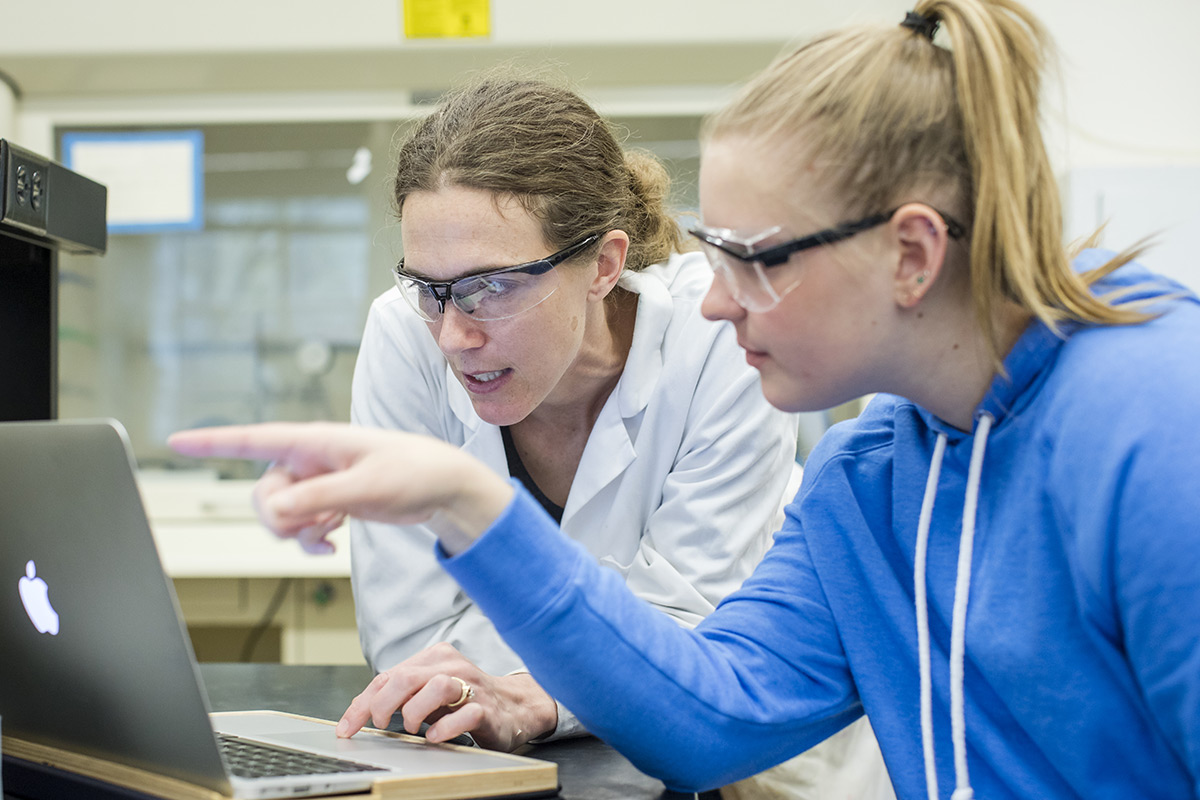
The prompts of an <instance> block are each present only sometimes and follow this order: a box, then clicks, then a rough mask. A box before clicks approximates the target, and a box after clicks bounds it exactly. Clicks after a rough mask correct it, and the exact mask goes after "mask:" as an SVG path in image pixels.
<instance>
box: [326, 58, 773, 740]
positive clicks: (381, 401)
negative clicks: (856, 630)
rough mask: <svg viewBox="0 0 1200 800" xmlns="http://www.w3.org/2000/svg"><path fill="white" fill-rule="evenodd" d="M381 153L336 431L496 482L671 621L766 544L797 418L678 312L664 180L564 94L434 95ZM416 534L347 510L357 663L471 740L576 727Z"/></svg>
mask: <svg viewBox="0 0 1200 800" xmlns="http://www.w3.org/2000/svg"><path fill="white" fill-rule="evenodd" d="M398 160H399V165H398V170H397V176H396V186H395V197H396V208H397V213H398V215H399V218H400V227H401V236H402V239H403V245H404V258H403V259H402V260H401V262H400V263H399V265H398V266H397V267H396V270H395V273H396V278H397V287H396V288H394V289H391V290H389V291H388V292H386V293H385V294H384V295H382V296H381V297H379V298H378V299H377V300H376V301H375V302H374V304H373V305H372V308H371V312H370V316H369V318H368V321H367V325H366V331H365V333H364V336H363V341H362V347H361V350H360V354H359V359H358V364H357V367H356V370H355V376H354V386H353V400H352V417H353V421H354V422H355V423H357V424H358V425H362V426H369V427H380V428H390V429H399V430H405V431H412V432H419V433H426V434H430V435H432V436H435V437H437V438H439V439H442V440H443V441H446V442H450V443H452V444H454V445H457V446H459V447H461V448H462V449H463V450H464V451H466V452H468V453H470V454H472V455H474V456H476V457H477V458H478V459H480V460H481V461H482V462H484V463H485V464H487V465H488V466H489V467H491V469H492V470H494V471H495V472H497V473H499V474H501V475H505V476H507V475H512V476H513V477H514V479H517V480H520V481H521V482H522V483H524V484H525V485H526V486H527V487H528V488H529V489H530V491H531V492H532V493H533V494H534V496H535V497H537V498H538V499H539V501H540V502H541V503H542V505H543V506H544V507H545V508H546V509H547V510H548V511H550V513H551V514H552V515H553V516H555V517H556V518H558V519H559V521H560V524H561V528H562V532H563V533H564V534H565V535H567V536H569V537H571V538H573V539H575V540H577V541H579V542H580V543H582V544H583V545H584V546H585V547H586V548H587V549H588V550H589V551H590V552H591V553H592V554H593V555H594V556H595V557H596V559H597V560H598V561H600V562H601V563H603V564H605V565H608V566H610V567H611V568H612V569H614V570H617V571H618V572H620V573H621V574H622V575H623V576H624V577H625V580H626V582H627V584H628V586H629V587H630V588H631V589H632V590H633V591H634V592H635V593H636V594H638V595H640V596H641V597H643V598H645V599H646V600H648V601H650V602H651V603H653V604H654V605H656V606H658V607H659V608H661V609H662V610H663V611H665V612H667V613H668V614H670V615H671V616H672V617H674V618H675V619H676V620H678V621H679V622H680V623H681V624H684V625H694V624H695V623H696V622H698V621H699V620H700V619H701V618H703V617H704V616H706V615H707V614H708V613H709V612H710V611H711V610H712V609H713V608H714V607H715V605H716V603H718V602H719V601H720V600H721V599H722V598H723V597H724V596H725V595H727V594H729V593H730V592H732V591H733V590H734V589H736V588H738V586H739V585H740V584H741V582H742V581H743V579H744V578H746V577H747V576H748V575H749V574H750V572H751V571H752V569H753V568H754V566H755V565H756V564H757V562H758V560H759V559H760V558H761V556H762V555H763V553H764V552H765V551H766V549H767V547H768V546H769V544H770V538H769V537H770V534H771V532H772V531H774V530H775V526H776V525H777V524H778V521H779V519H780V516H781V512H780V509H781V501H782V500H783V498H784V497H785V490H786V488H787V487H786V484H787V483H788V476H789V472H790V471H789V469H787V465H788V464H789V463H794V458H795V440H796V419H795V417H794V415H790V414H784V413H782V412H780V411H778V410H776V409H774V408H772V407H771V406H770V405H769V404H768V403H767V402H766V400H765V399H764V398H763V396H762V391H761V389H760V388H759V382H758V375H757V373H756V372H755V370H753V369H751V368H750V367H749V366H748V365H747V363H746V361H745V359H744V358H743V357H742V355H741V353H740V351H739V347H738V344H737V341H736V339H735V335H734V331H733V329H732V327H730V326H726V325H723V326H717V325H713V324H711V323H710V322H707V321H705V320H704V319H703V318H702V317H701V315H700V310H699V305H700V301H701V300H702V298H703V297H704V295H705V292H706V291H707V289H708V286H709V284H710V283H711V280H712V271H711V270H710V269H709V268H708V266H707V265H706V263H705V261H704V257H703V256H702V255H701V254H699V253H690V254H680V253H679V252H678V251H679V250H680V241H681V237H680V234H679V230H678V227H677V225H676V223H675V221H674V219H673V218H672V217H671V216H670V215H669V214H668V212H667V209H666V207H665V205H664V199H665V197H666V195H667V190H668V185H667V176H666V172H665V170H664V169H663V168H662V166H661V165H660V164H659V163H658V162H657V161H655V160H654V159H653V158H652V157H650V156H648V155H645V154H633V153H626V152H624V151H623V150H622V148H621V147H620V145H619V144H618V143H617V141H616V139H615V138H614V136H613V134H612V132H611V130H610V128H609V126H608V125H607V124H606V123H605V122H603V121H602V120H601V119H600V118H599V116H598V115H597V114H596V112H595V111H594V110H593V109H592V108H591V107H589V106H588V105H587V103H585V102H584V101H583V100H582V99H580V98H579V97H578V96H577V95H575V94H574V93H572V92H570V91H567V90H564V89H560V88H557V87H554V86H551V85H548V84H545V83H542V82H536V81H520V80H509V79H483V80H480V81H477V82H475V83H474V84H472V85H470V86H468V87H466V88H464V89H461V90H459V91H457V92H455V93H453V94H452V95H450V96H449V97H448V98H447V99H446V100H444V101H443V102H442V104H441V105H440V106H439V108H438V109H437V110H436V111H435V112H434V113H433V114H432V115H431V116H430V117H429V118H427V119H426V120H425V121H424V122H423V123H422V124H421V125H420V126H419V127H418V128H417V129H416V131H415V132H414V133H413V134H412V136H411V137H410V138H409V139H408V140H407V141H406V142H405V143H404V144H403V145H402V147H401V149H400V152H399V157H398ZM512 265H516V268H515V269H514V268H510V267H512ZM420 468H421V467H420V465H419V464H414V465H413V469H414V470H419V469H420ZM793 488H794V487H793ZM787 496H790V492H788V493H787ZM435 529H436V520H435V521H434V524H433V525H431V526H426V525H413V526H406V527H399V528H398V527H397V526H392V525H385V524H381V523H372V522H362V521H357V520H356V521H354V522H352V523H351V530H352V545H351V555H352V560H353V581H354V594H355V602H356V606H357V613H358V626H359V632H360V636H361V640H362V645H363V650H364V653H365V654H366V656H367V659H368V660H369V662H370V663H371V665H372V666H373V667H374V668H375V669H376V670H377V671H380V672H384V674H385V675H386V676H387V678H386V679H389V680H401V679H403V680H407V681H412V682H413V684H414V685H416V686H420V685H424V684H425V683H428V682H430V681H434V682H435V683H436V682H438V681H443V682H444V681H454V682H455V685H460V686H461V698H460V701H461V702H466V700H467V699H468V697H470V698H471V699H472V700H473V701H474V703H475V704H476V705H477V706H478V710H479V711H480V713H481V717H482V720H481V722H480V724H479V725H477V726H476V727H475V729H474V730H473V733H474V735H475V736H476V738H477V739H478V740H479V741H480V742H481V743H482V744H484V745H486V746H489V747H496V748H502V749H511V748H513V747H516V746H519V745H520V744H522V743H524V742H526V741H529V740H531V739H535V738H538V737H548V736H554V735H557V736H563V735H569V734H570V733H572V732H573V731H575V730H577V729H578V725H577V723H575V721H574V718H573V717H572V716H571V715H570V714H569V713H568V712H567V711H566V710H565V709H563V708H562V707H559V706H557V705H556V704H555V703H554V702H553V700H551V698H550V697H549V696H548V695H547V694H546V693H545V692H544V691H543V690H542V689H541V688H540V687H539V686H538V685H537V684H536V683H535V682H534V681H533V679H532V678H531V677H530V676H529V675H528V674H527V673H523V672H522V671H521V667H522V663H521V661H520V660H519V659H518V658H517V656H516V655H515V654H513V652H512V651H511V650H510V649H509V648H508V647H507V646H506V645H505V644H504V643H503V641H502V640H501V639H500V637H499V636H498V635H497V634H496V632H495V630H494V629H493V627H492V625H491V623H490V622H489V621H488V620H487V619H486V618H485V617H484V615H483V614H482V613H481V612H479V611H478V610H477V609H476V608H475V607H474V606H473V605H472V603H471V602H470V600H469V599H468V598H467V597H466V596H465V595H464V594H463V593H462V591H461V590H460V589H459V588H458V586H457V585H456V584H455V583H454V581H453V580H452V579H451V578H450V577H449V576H448V575H447V574H446V573H445V572H444V571H443V570H442V569H441V567H440V566H439V565H438V564H437V562H436V560H435V556H434V545H435V541H436V535H435V533H434V530H435ZM313 538H314V541H313V542H311V543H310V544H311V545H312V546H313V547H317V548H320V547H322V546H324V543H323V542H321V541H316V537H313ZM400 662H403V664H401V666H399V667H396V665H397V664H398V663H400ZM385 671H388V672H385ZM380 679H385V678H383V677H381V678H380ZM455 705H457V704H455Z"/></svg>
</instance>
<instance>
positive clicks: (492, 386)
mask: <svg viewBox="0 0 1200 800" xmlns="http://www.w3.org/2000/svg"><path fill="white" fill-rule="evenodd" d="M462 376H463V383H464V384H465V385H466V387H467V391H470V392H473V393H475V394H488V393H490V392H494V391H496V390H498V389H500V388H501V387H502V386H504V384H506V383H508V381H509V379H510V378H511V377H512V370H511V369H497V370H491V371H489V372H464V373H463V374H462Z"/></svg>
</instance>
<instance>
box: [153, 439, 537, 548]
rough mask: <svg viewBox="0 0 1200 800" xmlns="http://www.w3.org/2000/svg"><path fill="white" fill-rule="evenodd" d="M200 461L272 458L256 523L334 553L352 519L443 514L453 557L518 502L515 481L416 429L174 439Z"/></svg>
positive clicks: (258, 494)
mask: <svg viewBox="0 0 1200 800" xmlns="http://www.w3.org/2000/svg"><path fill="white" fill-rule="evenodd" d="M168 444H169V445H170V446H171V448H172V449H174V450H175V451H177V452H179V453H181V454H183V455H188V456H195V457H198V458H205V457H223V458H244V459H251V460H257V461H271V462H273V463H272V465H271V467H270V468H269V469H268V470H267V471H266V473H264V475H263V476H262V478H261V479H259V482H258V483H257V484H256V486H255V488H254V502H255V509H256V510H257V512H258V516H259V519H260V520H261V521H262V523H263V525H265V526H266V527H267V528H268V529H270V530H271V531H272V532H273V533H275V535H277V536H280V537H283V538H295V539H296V540H297V541H298V542H299V543H300V545H301V546H302V547H304V549H305V550H307V551H309V552H316V553H328V552H331V551H332V549H333V545H332V544H331V543H330V542H329V541H328V540H327V539H326V537H327V536H328V535H329V533H330V532H331V531H333V530H334V529H336V528H337V527H338V526H339V525H340V524H341V523H342V520H343V519H344V518H345V517H346V516H353V517H358V518H360V519H367V520H374V521H377V522H390V523H394V524H400V525H405V524H413V523H417V522H425V521H426V520H428V519H429V518H430V517H432V516H433V515H434V514H435V513H438V512H442V514H443V515H444V516H445V517H446V519H447V521H449V522H450V523H451V525H452V526H453V530H450V529H445V528H444V527H443V530H442V531H440V537H441V541H442V546H443V547H444V548H445V549H446V550H447V551H448V552H450V553H452V554H453V553H457V552H460V551H462V550H464V549H466V547H468V546H470V543H471V542H473V541H474V540H475V539H476V538H477V537H478V536H479V534H480V533H482V532H483V531H484V530H485V529H486V528H487V527H488V526H489V525H490V524H491V523H492V522H493V521H494V520H495V519H496V517H497V516H499V515H500V513H501V512H502V511H503V510H504V508H505V506H506V505H507V504H508V502H509V500H511V499H512V492H513V490H512V487H511V486H509V484H508V482H507V481H505V480H504V479H503V478H501V477H500V476H498V475H496V474H495V473H494V472H492V471H491V470H490V469H488V468H487V467H486V466H485V465H484V464H482V463H481V462H479V461H477V460H475V459H473V458H471V457H470V456H468V455H466V454H465V453H463V452H462V451H460V450H458V449H457V448H455V447H452V446H451V445H448V444H446V443H445V442H442V441H439V440H437V439H434V438H431V437H428V436H420V435H417V434H409V433H402V432H399V431H384V430H377V429H372V428H359V427H354V426H350V425H345V424H338V423H328V422H325V423H317V422H313V423H286V422H272V423H264V424H259V425H239V426H230V427H222V428H198V429H195V430H191V431H183V432H180V433H176V434H174V435H173V436H171V438H170V439H169V440H168Z"/></svg>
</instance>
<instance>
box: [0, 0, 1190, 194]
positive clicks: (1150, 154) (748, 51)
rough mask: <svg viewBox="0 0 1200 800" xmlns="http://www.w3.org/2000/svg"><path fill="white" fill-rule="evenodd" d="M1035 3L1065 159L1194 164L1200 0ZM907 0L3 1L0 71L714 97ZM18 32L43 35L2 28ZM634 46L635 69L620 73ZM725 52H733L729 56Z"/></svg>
mask: <svg viewBox="0 0 1200 800" xmlns="http://www.w3.org/2000/svg"><path fill="white" fill-rule="evenodd" d="M1030 2H1031V5H1033V6H1034V7H1035V10H1036V12H1037V13H1038V14H1039V15H1040V17H1041V18H1042V19H1043V20H1044V21H1045V22H1046V24H1047V25H1048V27H1049V28H1050V30H1051V32H1052V34H1053V35H1054V37H1055V39H1056V41H1057V43H1058V45H1059V47H1060V49H1061V51H1062V57H1063V58H1062V61H1063V65H1064V78H1065V91H1064V92H1061V93H1059V92H1054V91H1052V92H1050V93H1049V95H1048V100H1049V106H1048V108H1047V117H1048V118H1047V122H1048V132H1049V136H1050V141H1051V145H1052V148H1053V150H1054V152H1055V158H1056V160H1057V161H1058V162H1059V163H1061V164H1062V168H1063V171H1064V172H1065V171H1066V170H1068V169H1072V168H1080V167H1095V166H1110V165H1133V164H1176V163H1200V92H1197V91H1196V90H1195V79H1196V78H1197V77H1200V48H1196V47H1195V46H1194V42H1193V37H1194V34H1195V31H1197V30H1200V2H1196V0H1142V2H1139V3H1138V4H1136V7H1131V6H1130V5H1129V3H1128V2H1125V1H1124V0H1121V1H1119V0H1090V2H1082V0H1036V2H1033V0H1030ZM904 5H905V4H904V3H903V2H896V0H886V1H885V0H858V2H855V3H853V4H852V5H849V7H848V4H841V3H830V2H827V0H807V2H800V1H797V0H739V2H737V3H730V2H729V0H606V2H604V3H595V4H592V3H586V4H585V3H577V2H568V3H561V2H560V3H550V2H546V0H492V3H491V7H492V36H491V37H490V39H488V40H486V41H469V42H449V43H447V42H429V41H415V42H413V41H405V40H404V38H403V34H402V23H401V13H400V8H401V6H400V2H399V0H339V2H338V3H336V4H331V3H328V2H326V0H206V1H205V2H203V3H199V2H180V1H178V0H168V1H167V2H159V3H146V2H143V0H104V2H96V0H38V2H23V3H16V2H14V3H9V4H7V7H6V8H5V32H6V35H5V36H3V37H0V69H3V70H5V71H6V72H8V73H10V74H12V75H14V77H16V78H17V81H18V83H19V84H20V85H21V86H22V88H23V90H24V92H23V93H24V100H23V101H22V102H21V104H20V105H19V107H18V113H21V112H23V111H24V110H29V111H31V112H35V113H36V112H40V111H44V110H46V109H51V110H53V111H54V112H55V113H66V112H67V111H69V110H70V109H71V108H72V107H75V108H78V109H83V108H91V109H93V110H94V109H97V108H109V109H115V108H121V107H123V106H127V107H135V108H136V107H137V105H138V103H139V101H140V102H147V100H148V101H149V102H151V103H152V105H154V106H156V107H158V108H161V109H163V110H164V111H169V109H170V108H171V106H172V105H173V103H179V102H181V100H182V99H181V93H182V92H185V91H186V93H187V94H188V95H189V97H190V100H189V102H191V104H192V105H196V104H197V102H199V101H204V100H205V99H212V100H213V102H210V103H208V105H209V106H210V107H211V106H212V105H213V103H216V104H217V105H220V104H222V103H224V104H227V105H228V104H235V103H234V101H231V100H228V99H222V98H224V97H226V96H227V95H229V94H230V93H233V94H237V93H239V92H240V91H242V88H241V87H247V86H255V87H260V88H259V89H258V91H260V92H263V91H265V92H271V91H275V90H276V89H280V90H282V89H284V88H286V90H287V91H291V92H295V91H297V90H304V89H309V90H313V91H317V90H319V91H324V92H331V93H338V92H342V93H349V92H355V91H370V92H374V93H376V94H377V93H378V92H380V91H381V90H390V91H396V90H403V89H408V88H414V87H415V88H428V87H427V86H422V85H421V84H422V81H424V80H434V81H436V80H438V78H430V77H429V76H431V75H436V76H439V77H442V76H444V74H445V73H446V72H447V71H454V70H455V69H463V68H468V67H470V66H475V65H480V64H483V63H487V62H488V61H489V59H491V58H492V57H493V56H494V57H496V58H507V57H511V56H513V55H514V54H526V55H536V54H537V53H539V52H546V53H550V54H552V55H553V56H554V57H556V58H559V59H560V60H563V61H564V62H565V63H566V64H567V65H568V66H570V65H572V64H576V65H578V73H579V77H580V79H582V80H583V81H585V82H588V83H590V85H591V86H592V87H595V88H596V89H597V90H602V89H603V87H605V86H608V85H611V86H619V87H620V88H621V89H623V90H624V91H627V92H632V91H634V90H635V87H637V86H638V85H642V86H655V87H663V85H664V81H666V85H667V87H668V88H669V87H670V86H677V85H680V84H686V83H689V82H692V83H695V82H700V84H701V85H700V86H699V87H698V88H694V89H693V90H694V91H697V92H703V91H704V90H706V89H707V90H710V91H708V94H707V95H706V96H708V97H710V98H712V99H711V100H709V101H708V102H709V104H710V105H711V104H715V103H717V102H719V101H720V99H721V98H722V97H723V95H720V93H719V92H715V91H711V89H712V88H713V87H714V86H721V85H723V84H725V83H728V82H733V81H737V80H741V79H743V78H744V77H745V76H746V75H747V74H749V73H750V72H752V71H753V69H754V68H755V67H756V66H758V65H760V62H761V64H765V63H766V61H767V60H768V59H769V57H770V55H771V54H772V53H773V52H777V50H778V49H779V48H780V47H782V46H783V45H784V43H785V42H786V41H787V40H789V39H794V38H797V37H802V36H805V35H808V34H811V33H814V32H816V31H820V30H824V29H826V28H829V27H832V26H836V25H838V24H841V23H842V22H844V21H846V20H848V19H851V18H853V19H857V20H878V21H885V22H887V21H891V20H898V19H900V18H901V17H902V15H903V12H904V10H905V8H904ZM20 31H38V32H40V35H36V36H35V35H11V34H12V33H13V32H20ZM751 44H754V45H756V47H750V45H751ZM681 47H682V48H685V49H682V50H680V49H679V48H681ZM688 48H690V49H688ZM656 49H661V50H662V53H661V56H660V57H659V59H658V61H657V62H656V61H655V60H654V56H653V54H654V52H655V51H656ZM623 54H624V55H623ZM706 54H707V57H706ZM368 58H371V59H374V60H366V59H368ZM356 59H362V60H356ZM398 59H402V60H398ZM626 59H627V60H628V61H629V62H630V63H631V65H632V66H631V71H632V73H633V74H629V73H621V72H618V71H616V70H617V66H616V64H617V63H619V62H621V61H622V60H626ZM738 59H742V61H738ZM746 59H749V61H746ZM681 60H682V61H684V62H685V63H683V64H680V63H679V62H680V61H681ZM722 61H725V62H734V61H736V62H737V63H730V64H729V66H728V67H727V68H725V69H722V68H721V66H720V62H722ZM713 62H716V63H713ZM275 72H279V73H286V77H285V76H284V75H283V74H280V75H275V74H274V73H275ZM690 75H696V76H698V77H697V78H695V79H692V78H690V77H688V76H690ZM286 81H291V83H286ZM206 93H210V94H213V95H214V98H215V99H214V98H205V94H206ZM216 95H220V96H219V97H216ZM667 95H669V93H666V92H664V93H662V95H660V96H664V97H665V96H667ZM1064 96H1065V98H1066V100H1065V103H1064V102H1062V98H1063V97H1064ZM276 99H278V98H276ZM200 104H201V105H203V104H204V103H203V102H200ZM343 104H344V103H343ZM255 105H258V106H264V107H269V106H270V105H271V103H270V102H266V103H260V102H257V101H256V102H255ZM319 105H320V104H318V106H319ZM700 105H703V104H702V103H701V104H700ZM697 107H699V106H697ZM3 110H4V108H3V107H2V106H0V112H2V111H3ZM318 110H319V109H318ZM3 119H4V118H3V117H0V122H2V121H3ZM7 127H9V128H11V127H12V126H11V124H10V125H9V126H7ZM35 127H36V126H35Z"/></svg>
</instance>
